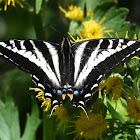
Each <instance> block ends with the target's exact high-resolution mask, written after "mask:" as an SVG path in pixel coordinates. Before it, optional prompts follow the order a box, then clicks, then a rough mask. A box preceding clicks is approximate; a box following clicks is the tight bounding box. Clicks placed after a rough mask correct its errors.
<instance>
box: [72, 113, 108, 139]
mask: <svg viewBox="0 0 140 140" xmlns="http://www.w3.org/2000/svg"><path fill="white" fill-rule="evenodd" d="M74 127H75V130H74V131H72V132H70V133H69V134H72V133H77V134H78V135H77V137H79V138H82V137H84V138H85V139H93V138H95V139H97V138H98V137H99V138H100V139H102V133H103V132H104V131H105V130H107V128H108V122H107V121H106V120H105V119H104V118H103V115H102V113H100V114H89V120H88V119H87V116H86V115H85V114H81V116H80V117H79V119H78V120H77V121H74Z"/></svg>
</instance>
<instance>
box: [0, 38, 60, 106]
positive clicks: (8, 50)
mask: <svg viewBox="0 0 140 140" xmlns="http://www.w3.org/2000/svg"><path fill="white" fill-rule="evenodd" d="M59 49H60V46H59V45H58V44H54V43H49V42H46V41H39V40H7V41H0V57H2V58H4V59H6V60H8V61H10V62H11V63H12V64H14V65H16V66H17V67H18V68H19V69H21V70H23V71H24V72H27V73H30V74H31V76H32V80H33V82H34V83H35V84H36V86H37V87H38V88H40V89H42V90H43V91H44V95H45V98H49V99H51V101H52V103H54V104H52V108H53V106H55V105H56V104H57V105H58V102H57V103H56V101H55V102H54V100H57V98H58V96H57V94H56V91H55V89H57V88H61V76H60V71H59V57H58V51H59Z"/></svg>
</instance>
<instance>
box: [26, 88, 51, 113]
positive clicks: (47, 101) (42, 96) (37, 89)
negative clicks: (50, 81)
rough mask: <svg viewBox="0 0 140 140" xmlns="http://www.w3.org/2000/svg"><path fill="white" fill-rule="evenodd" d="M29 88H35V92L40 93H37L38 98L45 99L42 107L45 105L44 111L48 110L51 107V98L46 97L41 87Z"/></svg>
mask: <svg viewBox="0 0 140 140" xmlns="http://www.w3.org/2000/svg"><path fill="white" fill-rule="evenodd" d="M29 90H35V92H38V95H36V98H38V100H39V101H43V102H42V105H41V107H43V106H44V107H45V109H44V111H45V112H47V111H48V110H49V109H50V108H51V100H50V99H45V98H44V92H43V91H42V90H41V89H39V88H29Z"/></svg>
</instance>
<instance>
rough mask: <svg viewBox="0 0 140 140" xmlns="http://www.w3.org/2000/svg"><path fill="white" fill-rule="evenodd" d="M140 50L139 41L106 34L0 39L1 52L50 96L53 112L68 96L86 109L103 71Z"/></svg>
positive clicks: (76, 105) (74, 103)
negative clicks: (80, 38)
mask: <svg viewBox="0 0 140 140" xmlns="http://www.w3.org/2000/svg"><path fill="white" fill-rule="evenodd" d="M137 54H140V42H139V41H138V40H133V39H121V38H104V39H94V40H87V41H81V42H77V43H73V44H71V43H70V41H69V39H68V38H67V37H64V38H63V41H62V43H61V44H56V43H52V42H47V41H43V40H42V41H41V40H32V39H29V40H12V39H11V40H7V41H0V56H1V57H2V58H4V59H6V60H8V61H10V62H11V63H12V64H14V65H16V66H17V67H18V68H19V69H21V70H23V71H25V72H27V73H30V74H31V77H32V81H33V82H34V83H35V84H36V86H37V87H38V88H40V89H42V90H43V92H44V97H45V98H49V99H50V100H51V107H52V109H51V114H52V112H53V111H54V108H55V107H56V106H61V105H62V104H63V103H64V100H65V97H66V96H69V97H70V100H71V102H72V105H73V106H75V107H81V108H82V109H83V110H84V111H85V112H86V108H85V105H86V102H87V101H88V100H90V99H91V98H92V96H93V92H94V91H95V90H96V89H97V88H98V87H99V83H100V82H101V80H102V78H103V75H104V74H105V73H106V72H110V71H112V70H113V69H115V68H116V67H118V66H120V65H122V64H123V63H124V62H126V61H127V60H128V59H130V58H132V57H133V56H135V55H137Z"/></svg>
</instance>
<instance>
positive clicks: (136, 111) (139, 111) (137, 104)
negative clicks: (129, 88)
mask: <svg viewBox="0 0 140 140" xmlns="http://www.w3.org/2000/svg"><path fill="white" fill-rule="evenodd" d="M127 112H128V115H129V116H130V117H131V118H133V119H135V120H136V121H138V122H140V100H136V99H135V97H134V96H132V97H131V99H128V106H127Z"/></svg>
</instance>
